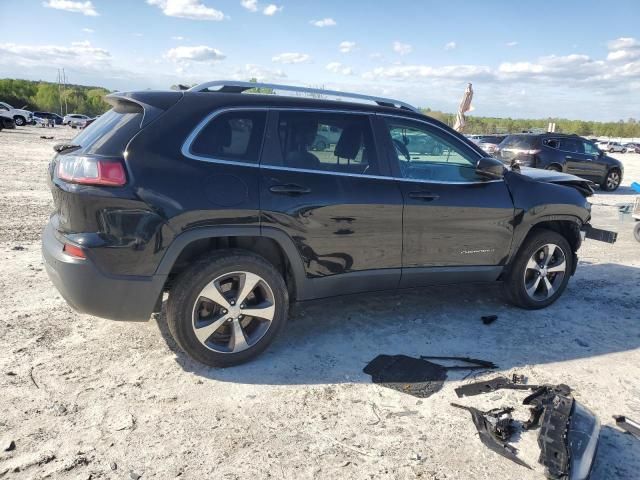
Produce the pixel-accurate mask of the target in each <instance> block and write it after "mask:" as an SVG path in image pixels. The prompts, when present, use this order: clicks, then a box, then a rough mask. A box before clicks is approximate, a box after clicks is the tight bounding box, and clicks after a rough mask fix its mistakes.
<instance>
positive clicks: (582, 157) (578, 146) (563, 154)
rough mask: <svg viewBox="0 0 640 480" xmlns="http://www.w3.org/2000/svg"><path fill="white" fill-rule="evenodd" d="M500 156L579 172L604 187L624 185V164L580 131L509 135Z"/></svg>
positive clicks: (501, 147) (518, 162)
mask: <svg viewBox="0 0 640 480" xmlns="http://www.w3.org/2000/svg"><path fill="white" fill-rule="evenodd" d="M496 155H497V157H498V158H500V160H502V161H503V162H505V163H507V164H511V163H517V164H519V165H521V166H525V167H534V168H544V169H547V170H555V171H558V172H566V173H570V174H572V175H576V176H578V177H581V178H585V179H587V180H591V181H592V182H594V183H596V184H598V185H600V187H601V188H602V189H603V190H609V191H612V190H616V189H617V188H618V187H619V186H620V182H621V181H622V176H623V174H624V167H623V165H622V162H620V161H619V160H616V159H615V158H612V157H609V156H608V155H606V154H605V153H603V152H602V151H600V150H599V149H598V147H597V146H596V144H595V143H593V142H591V141H589V140H587V139H585V138H582V137H579V136H577V135H563V134H559V133H542V134H517V135H509V136H508V137H507V138H505V139H504V140H503V141H502V143H501V144H500V145H499V146H498V152H497V154H496Z"/></svg>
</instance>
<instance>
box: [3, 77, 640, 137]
mask: <svg viewBox="0 0 640 480" xmlns="http://www.w3.org/2000/svg"><path fill="white" fill-rule="evenodd" d="M250 81H252V82H255V81H256V80H255V79H253V78H252V79H251V80H250ZM252 90H253V92H254V93H273V92H272V91H271V89H261V88H255V89H252ZM108 93H110V92H109V90H107V89H105V88H101V87H88V86H84V85H66V87H64V88H61V87H59V85H58V84H57V83H52V82H42V81H30V80H15V79H0V101H3V102H7V103H9V104H11V105H13V106H14V107H17V108H21V107H26V108H27V109H28V110H32V111H45V112H56V113H61V112H62V113H63V114H64V113H67V112H68V113H82V114H85V115H90V116H95V115H100V114H102V113H104V112H106V111H107V110H108V109H109V108H110V106H109V104H108V103H106V102H105V101H104V99H103V98H104V96H105V95H106V94H108ZM422 112H423V113H425V114H426V115H429V116H431V117H433V118H436V119H438V120H440V121H442V122H444V123H446V124H447V125H450V126H452V125H453V124H454V122H455V114H453V113H445V112H440V111H437V110H431V109H430V108H424V109H422ZM466 119H467V122H466V125H465V129H464V133H486V134H490V133H518V132H523V131H529V130H545V131H546V129H547V126H548V125H549V123H551V122H553V123H555V124H556V131H557V132H563V133H576V134H578V135H582V136H585V137H586V136H597V137H625V138H631V137H640V122H639V121H637V120H635V119H634V118H629V119H628V120H626V121H625V120H619V121H617V122H593V121H584V120H569V119H565V118H545V119H542V118H540V119H522V118H498V117H478V116H475V115H468V116H467V117H466Z"/></svg>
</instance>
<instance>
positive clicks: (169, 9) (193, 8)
mask: <svg viewBox="0 0 640 480" xmlns="http://www.w3.org/2000/svg"><path fill="white" fill-rule="evenodd" d="M147 3H148V4H149V5H154V6H156V7H159V8H160V9H161V10H162V13H164V14H165V15H166V16H167V17H178V18H188V19H191V20H213V21H217V22H219V21H221V20H224V19H225V15H224V13H222V12H221V11H220V10H216V9H215V8H211V7H207V6H206V5H204V4H203V3H200V1H199V0H147Z"/></svg>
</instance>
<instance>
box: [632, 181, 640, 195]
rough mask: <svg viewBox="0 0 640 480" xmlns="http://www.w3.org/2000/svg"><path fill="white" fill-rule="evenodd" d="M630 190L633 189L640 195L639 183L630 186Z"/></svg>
mask: <svg viewBox="0 0 640 480" xmlns="http://www.w3.org/2000/svg"><path fill="white" fill-rule="evenodd" d="M631 188H633V189H634V190H635V191H636V192H638V193H640V183H638V182H633V183H632V184H631Z"/></svg>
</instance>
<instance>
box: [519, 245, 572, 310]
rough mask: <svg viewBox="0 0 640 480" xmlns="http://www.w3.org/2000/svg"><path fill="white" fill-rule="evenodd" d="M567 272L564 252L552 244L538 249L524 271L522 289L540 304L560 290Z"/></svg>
mask: <svg viewBox="0 0 640 480" xmlns="http://www.w3.org/2000/svg"><path fill="white" fill-rule="evenodd" d="M566 271H567V259H566V256H565V253H564V251H563V250H562V249H561V248H560V247H559V246H558V245H556V244H554V243H547V244H545V245H543V246H541V247H540V248H538V249H537V250H536V251H535V252H533V255H531V258H529V261H528V262H527V265H526V267H525V269H524V288H525V290H526V292H527V295H528V296H529V298H531V299H532V300H535V301H537V302H542V301H545V300H548V299H549V298H551V297H552V296H553V295H555V293H556V292H557V291H558V289H559V288H560V285H561V284H562V281H563V280H564V276H565V274H566Z"/></svg>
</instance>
